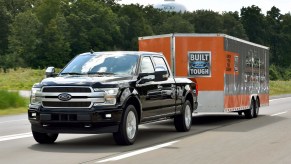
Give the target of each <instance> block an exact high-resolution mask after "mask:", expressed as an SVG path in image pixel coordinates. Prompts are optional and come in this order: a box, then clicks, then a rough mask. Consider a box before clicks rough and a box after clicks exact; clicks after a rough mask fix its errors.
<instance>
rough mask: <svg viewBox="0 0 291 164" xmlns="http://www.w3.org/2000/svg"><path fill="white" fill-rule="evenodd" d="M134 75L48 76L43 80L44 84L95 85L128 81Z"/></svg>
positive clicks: (42, 83)
mask: <svg viewBox="0 0 291 164" xmlns="http://www.w3.org/2000/svg"><path fill="white" fill-rule="evenodd" d="M132 78H133V77H117V76H102V77H88V76H63V77H54V78H46V79H44V80H42V82H41V85H43V86H95V87H100V86H99V85H114V84H115V85H118V84H120V83H124V82H126V81H127V82H128V81H130V80H132Z"/></svg>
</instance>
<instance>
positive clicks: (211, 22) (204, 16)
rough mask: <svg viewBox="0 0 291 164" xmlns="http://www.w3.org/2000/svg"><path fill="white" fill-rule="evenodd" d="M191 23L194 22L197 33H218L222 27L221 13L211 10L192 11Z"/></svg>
mask: <svg viewBox="0 0 291 164" xmlns="http://www.w3.org/2000/svg"><path fill="white" fill-rule="evenodd" d="M190 22H191V21H190ZM191 23H192V24H195V30H196V32H197V33H219V32H222V29H223V20H222V17H221V15H220V14H219V13H217V12H214V11H211V10H197V11H194V12H193V22H191Z"/></svg>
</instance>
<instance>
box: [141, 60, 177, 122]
mask: <svg viewBox="0 0 291 164" xmlns="http://www.w3.org/2000/svg"><path fill="white" fill-rule="evenodd" d="M154 65H155V64H154V63H153V58H152V57H151V56H143V57H142V58H141V62H140V70H139V73H149V74H152V75H148V76H144V77H142V78H141V79H139V80H138V81H137V84H136V89H137V90H138V92H139V95H140V99H141V102H142V109H143V120H151V119H155V118H157V117H162V116H163V115H165V114H169V113H174V112H175V100H174V99H175V96H174V95H175V89H174V88H175V87H174V86H173V84H174V80H173V78H172V80H171V79H168V80H166V81H155V76H154V75H153V74H154V72H155V70H154Z"/></svg>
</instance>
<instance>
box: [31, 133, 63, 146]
mask: <svg viewBox="0 0 291 164" xmlns="http://www.w3.org/2000/svg"><path fill="white" fill-rule="evenodd" d="M32 135H33V138H34V140H35V141H36V142H38V143H40V144H52V143H54V142H55V141H56V139H57V138H58V135H59V134H58V133H40V132H35V131H32Z"/></svg>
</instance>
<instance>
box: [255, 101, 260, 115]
mask: <svg viewBox="0 0 291 164" xmlns="http://www.w3.org/2000/svg"><path fill="white" fill-rule="evenodd" d="M259 112H260V107H259V102H258V101H256V104H255V109H254V118H257V117H258V115H259Z"/></svg>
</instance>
